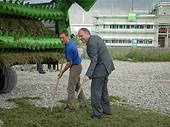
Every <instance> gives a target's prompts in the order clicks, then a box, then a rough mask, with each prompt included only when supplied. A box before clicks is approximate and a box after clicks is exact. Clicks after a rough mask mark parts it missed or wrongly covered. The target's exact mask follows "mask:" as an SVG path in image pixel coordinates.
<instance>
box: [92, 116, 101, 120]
mask: <svg viewBox="0 0 170 127" xmlns="http://www.w3.org/2000/svg"><path fill="white" fill-rule="evenodd" d="M100 118H101V115H100V116H96V115H92V116H91V119H100Z"/></svg>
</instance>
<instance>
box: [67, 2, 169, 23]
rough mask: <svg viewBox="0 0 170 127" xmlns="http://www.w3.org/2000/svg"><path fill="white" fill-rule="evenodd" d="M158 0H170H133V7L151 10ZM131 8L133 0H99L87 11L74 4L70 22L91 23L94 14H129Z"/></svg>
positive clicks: (139, 9)
mask: <svg viewBox="0 0 170 127" xmlns="http://www.w3.org/2000/svg"><path fill="white" fill-rule="evenodd" d="M157 1H159V2H170V0H133V9H134V10H138V12H142V11H146V10H147V11H149V10H151V8H152V6H153V4H154V3H156V2H157ZM131 10H132V0H97V1H96V3H95V4H94V6H93V7H92V8H91V10H90V11H89V12H85V11H84V10H83V9H82V8H81V7H80V6H79V5H77V4H73V5H72V7H71V8H70V10H69V14H70V23H71V24H82V23H85V24H91V23H92V22H93V18H91V17H92V16H93V15H120V14H128V13H129V12H130V11H131ZM83 15H84V18H83ZM83 19H84V20H83Z"/></svg>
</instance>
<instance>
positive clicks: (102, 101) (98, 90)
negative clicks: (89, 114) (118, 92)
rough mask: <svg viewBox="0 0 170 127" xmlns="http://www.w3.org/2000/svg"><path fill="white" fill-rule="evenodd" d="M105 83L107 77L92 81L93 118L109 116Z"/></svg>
mask: <svg viewBox="0 0 170 127" xmlns="http://www.w3.org/2000/svg"><path fill="white" fill-rule="evenodd" d="M107 82H108V75H106V76H104V77H100V78H93V79H92V83H91V105H92V110H93V115H95V116H100V115H101V113H105V114H111V109H110V102H109V96H108V89H107Z"/></svg>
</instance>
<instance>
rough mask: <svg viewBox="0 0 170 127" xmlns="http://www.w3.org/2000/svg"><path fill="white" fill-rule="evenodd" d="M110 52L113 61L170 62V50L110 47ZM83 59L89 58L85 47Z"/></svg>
mask: <svg viewBox="0 0 170 127" xmlns="http://www.w3.org/2000/svg"><path fill="white" fill-rule="evenodd" d="M108 51H109V54H110V56H111V57H112V59H113V60H121V61H126V60H128V59H131V61H133V62H138V61H142V62H150V61H155V62H156V61H158V62H164V61H170V48H145V47H138V48H132V47H108ZM81 58H83V59H88V58H89V57H88V56H87V53H86V48H85V47H83V55H82V56H81Z"/></svg>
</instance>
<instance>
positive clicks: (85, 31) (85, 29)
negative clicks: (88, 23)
mask: <svg viewBox="0 0 170 127" xmlns="http://www.w3.org/2000/svg"><path fill="white" fill-rule="evenodd" d="M80 30H82V31H83V32H84V33H89V34H90V31H89V30H88V29H87V28H81V29H80ZM80 30H79V31H80Z"/></svg>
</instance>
